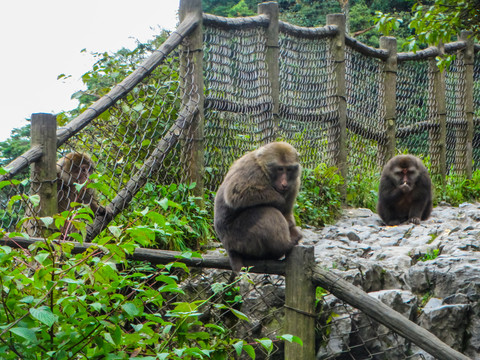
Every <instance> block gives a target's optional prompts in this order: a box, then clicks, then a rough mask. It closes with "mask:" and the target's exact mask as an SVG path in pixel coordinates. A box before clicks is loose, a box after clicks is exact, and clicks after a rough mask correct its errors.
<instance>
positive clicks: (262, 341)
mask: <svg viewBox="0 0 480 360" xmlns="http://www.w3.org/2000/svg"><path fill="white" fill-rule="evenodd" d="M255 341H257V342H258V343H260V345H262V346H263V347H264V348H265V350H267V351H268V353H270V352H271V351H272V350H273V341H272V340H271V339H269V338H263V339H255Z"/></svg>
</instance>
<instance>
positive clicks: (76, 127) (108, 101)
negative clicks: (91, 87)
mask: <svg viewBox="0 0 480 360" xmlns="http://www.w3.org/2000/svg"><path fill="white" fill-rule="evenodd" d="M198 24H199V19H198V18H196V17H194V16H188V17H186V18H185V20H184V21H182V22H181V24H180V25H179V26H178V28H177V29H176V30H175V31H174V32H173V33H172V34H171V35H170V36H169V37H168V39H167V40H166V41H165V42H164V43H163V44H162V45H161V46H160V47H159V48H158V49H157V50H155V51H154V52H153V54H152V55H151V56H150V57H148V59H146V60H145V61H144V62H143V63H142V64H141V65H140V66H139V67H138V68H137V69H136V70H135V71H134V72H133V73H131V74H130V75H129V76H127V77H126V78H125V79H124V80H123V81H122V82H121V83H120V84H118V85H116V86H115V87H114V88H113V89H112V90H111V91H110V92H109V93H108V94H107V95H105V96H103V97H102V98H101V99H99V100H98V101H96V102H95V103H94V104H93V105H92V106H90V107H89V108H88V109H87V110H85V111H84V112H83V113H82V114H81V115H79V116H77V117H76V118H75V119H73V120H72V121H71V122H69V123H68V125H66V126H64V127H62V128H60V129H58V131H57V147H60V146H61V145H62V144H64V143H65V142H66V141H67V140H68V139H69V138H71V137H72V136H74V135H75V134H76V133H78V132H79V131H80V130H82V129H83V128H84V127H85V126H87V125H88V124H89V123H90V122H91V121H92V120H93V119H95V118H96V117H97V116H99V115H100V114H102V113H103V112H104V111H105V110H107V109H108V108H110V107H111V106H112V105H114V104H115V103H116V102H117V101H118V100H119V99H121V98H122V97H124V96H125V95H127V93H128V92H129V91H130V90H132V89H133V88H134V87H135V86H136V85H137V84H138V83H139V82H140V81H142V80H143V79H144V78H145V77H147V76H148V75H149V74H150V73H151V72H152V71H153V70H154V69H155V68H156V67H157V66H158V65H160V64H161V63H162V62H163V61H164V60H165V58H166V57H167V56H168V54H170V53H171V52H172V51H173V50H174V49H175V48H176V47H177V46H178V45H179V44H180V43H181V42H182V41H183V39H184V38H185V37H186V36H188V35H189V34H190V33H191V32H192V31H194V30H195V28H196V27H197V26H198Z"/></svg>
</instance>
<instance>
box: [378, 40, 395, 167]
mask: <svg viewBox="0 0 480 360" xmlns="http://www.w3.org/2000/svg"><path fill="white" fill-rule="evenodd" d="M380 46H381V47H382V49H385V51H386V52H387V53H388V57H387V59H386V60H385V65H384V67H383V84H382V85H381V86H383V93H384V97H383V108H384V109H385V114H384V118H383V121H384V124H383V127H384V129H385V134H386V138H387V143H386V144H385V145H382V144H379V146H378V155H377V164H378V166H379V168H383V166H384V165H385V164H386V163H387V161H388V160H390V159H391V158H392V157H394V156H395V149H396V145H397V144H396V138H395V128H396V114H397V111H396V105H397V101H396V91H397V69H398V66H397V39H395V38H394V37H387V36H382V37H381V38H380ZM380 93H382V92H380Z"/></svg>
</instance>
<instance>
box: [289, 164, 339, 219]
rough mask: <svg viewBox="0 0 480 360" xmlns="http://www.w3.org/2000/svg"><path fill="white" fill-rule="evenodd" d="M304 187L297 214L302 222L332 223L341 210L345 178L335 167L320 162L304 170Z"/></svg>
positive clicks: (297, 206) (300, 194) (296, 208)
mask: <svg viewBox="0 0 480 360" xmlns="http://www.w3.org/2000/svg"><path fill="white" fill-rule="evenodd" d="M302 177H303V180H302V188H301V190H300V193H299V194H298V197H297V203H296V206H295V214H296V216H297V219H298V220H299V221H300V223H301V224H309V225H312V226H324V225H325V224H328V223H332V222H333V221H334V220H335V219H336V218H337V216H338V215H339V214H340V211H341V194H340V187H341V185H342V184H343V178H342V176H341V175H340V174H339V173H338V169H337V168H335V167H328V166H327V165H325V164H320V165H319V166H317V167H316V168H315V169H314V170H311V169H304V170H303V176H302Z"/></svg>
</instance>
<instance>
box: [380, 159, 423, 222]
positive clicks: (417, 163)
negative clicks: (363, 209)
mask: <svg viewBox="0 0 480 360" xmlns="http://www.w3.org/2000/svg"><path fill="white" fill-rule="evenodd" d="M377 212H378V215H380V218H381V219H382V220H383V222H384V223H385V224H386V225H398V224H401V223H404V222H406V221H409V222H410V223H412V224H415V225H418V224H420V220H427V219H428V218H429V217H430V213H431V212H432V181H431V179H430V176H429V175H428V171H427V168H426V167H425V165H423V163H422V161H421V160H420V159H419V158H417V157H415V156H413V155H397V156H395V157H393V158H392V159H390V160H389V161H388V162H387V164H386V165H385V167H384V168H383V171H382V175H381V178H380V187H379V191H378V203H377Z"/></svg>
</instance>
